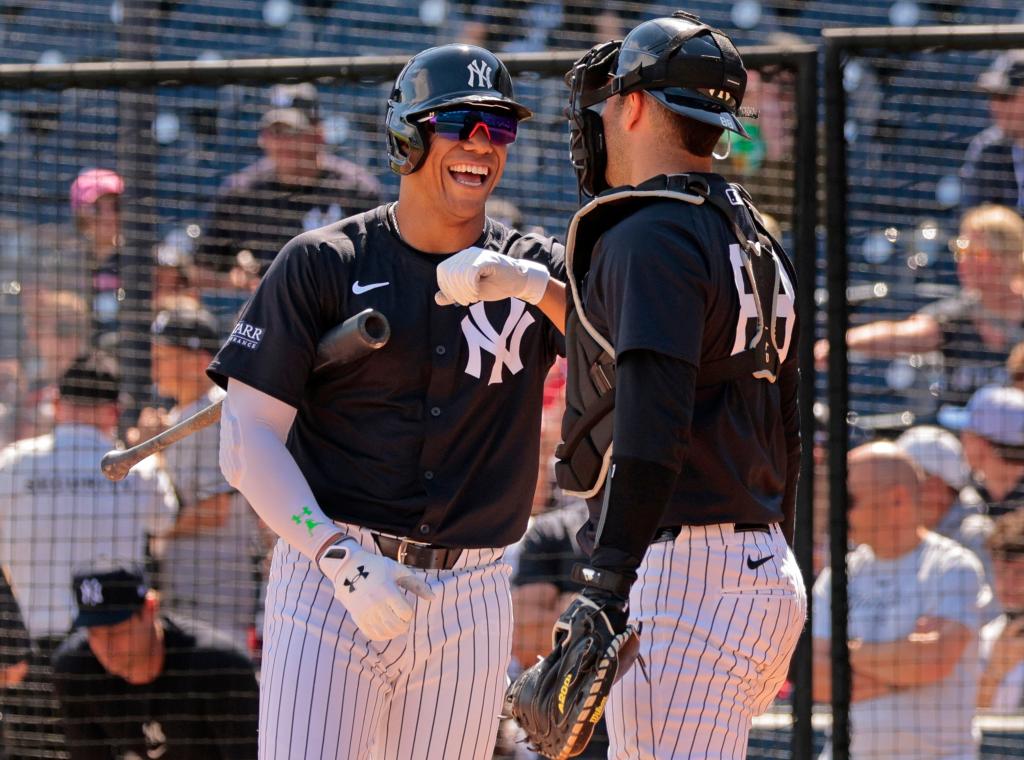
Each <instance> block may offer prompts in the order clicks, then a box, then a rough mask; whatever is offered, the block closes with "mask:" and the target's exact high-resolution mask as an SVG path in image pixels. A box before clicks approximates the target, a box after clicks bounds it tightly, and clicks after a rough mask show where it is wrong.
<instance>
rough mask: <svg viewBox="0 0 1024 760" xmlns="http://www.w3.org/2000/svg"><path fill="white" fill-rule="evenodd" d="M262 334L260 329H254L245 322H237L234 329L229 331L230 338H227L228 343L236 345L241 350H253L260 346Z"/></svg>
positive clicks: (254, 327) (253, 326) (254, 326)
mask: <svg viewBox="0 0 1024 760" xmlns="http://www.w3.org/2000/svg"><path fill="white" fill-rule="evenodd" d="M263 333H264V330H263V328H262V327H256V325H250V324H249V323H248V322H246V321H245V320H239V322H238V324H237V325H235V329H233V330H232V331H231V337H230V338H228V342H229V343H237V344H238V345H239V346H242V347H243V348H248V349H255V348H257V347H258V346H259V345H260V341H261V340H263Z"/></svg>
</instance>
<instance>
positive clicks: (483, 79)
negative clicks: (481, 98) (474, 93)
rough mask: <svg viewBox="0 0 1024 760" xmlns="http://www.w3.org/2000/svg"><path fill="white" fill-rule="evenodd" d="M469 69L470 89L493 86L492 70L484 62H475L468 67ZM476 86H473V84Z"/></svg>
mask: <svg viewBox="0 0 1024 760" xmlns="http://www.w3.org/2000/svg"><path fill="white" fill-rule="evenodd" d="M466 68H467V69H469V86H470V87H487V88H488V89H489V88H490V86H491V72H492V71H493V69H491V67H490V66H488V65H487V64H486V63H485V62H484V61H478V60H475V59H474V60H473V62H472V63H471V64H469V65H468V66H466ZM474 81H475V82H476V84H473V82H474Z"/></svg>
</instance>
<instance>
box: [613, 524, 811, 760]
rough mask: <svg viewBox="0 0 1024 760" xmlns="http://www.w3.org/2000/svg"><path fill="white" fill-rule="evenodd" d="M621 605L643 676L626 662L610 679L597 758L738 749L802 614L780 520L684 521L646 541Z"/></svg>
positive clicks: (730, 758) (633, 759)
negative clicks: (745, 528) (761, 527)
mask: <svg viewBox="0 0 1024 760" xmlns="http://www.w3.org/2000/svg"><path fill="white" fill-rule="evenodd" d="M769 555H770V556H771V557H772V558H771V559H770V560H768V561H766V562H763V563H760V562H759V560H763V559H764V558H765V557H768V556H769ZM748 562H751V563H753V564H754V565H755V566H754V568H753V569H752V568H750V567H749V566H748ZM629 604H630V608H631V618H632V620H633V622H634V624H636V623H637V622H639V623H642V624H643V630H642V632H641V634H640V654H641V655H642V656H643V658H644V660H645V661H646V665H647V674H648V676H649V677H650V680H649V681H648V680H647V679H645V677H644V673H643V671H642V670H641V668H640V667H638V666H636V665H634V667H632V668H630V670H629V671H628V672H627V673H626V674H625V675H624V676H623V677H622V679H621V680H620V681H619V682H618V683H617V684H616V685H615V686H614V687H613V688H612V691H611V695H610V697H609V699H608V710H607V720H608V734H609V752H608V757H609V760H627V759H628V760H670V759H672V758H707V759H709V760H710V759H712V758H714V759H716V760H718V759H721V760H734V759H735V760H742V758H745V757H746V754H747V737H748V734H749V731H750V722H751V719H752V718H753V717H754V716H756V715H760V714H762V713H763V712H764V711H765V710H767V709H768V707H769V706H770V705H771V703H772V700H773V699H774V697H775V695H776V694H777V693H778V690H779V688H780V687H781V686H782V684H783V682H784V681H785V678H786V674H787V670H788V668H789V661H790V658H791V657H792V655H793V650H794V648H795V647H796V642H797V639H798V638H799V636H800V631H801V629H802V628H803V624H804V618H805V617H806V614H807V594H806V591H805V589H804V584H803V579H802V578H801V576H800V570H799V568H798V567H797V564H796V560H795V558H794V557H793V554H792V552H790V550H789V547H788V546H787V545H786V540H785V538H783V536H782V531H781V530H779V528H778V526H775V525H773V526H771V533H770V534H769V533H764V532H735V531H734V530H733V526H732V525H731V524H723V525H709V526H692V527H684V528H683V531H682V533H680V535H679V536H678V537H677V538H676V540H675V541H674V542H671V541H665V542H659V543H655V544H652V545H651V548H650V549H649V550H648V552H647V556H646V557H645V558H644V562H643V564H642V565H641V566H640V570H639V578H638V580H637V582H636V583H635V584H634V585H633V589H632V593H631V594H630V600H629Z"/></svg>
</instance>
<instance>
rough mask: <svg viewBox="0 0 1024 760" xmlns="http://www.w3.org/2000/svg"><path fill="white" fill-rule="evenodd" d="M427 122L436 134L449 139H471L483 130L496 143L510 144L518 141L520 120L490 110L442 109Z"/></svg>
mask: <svg viewBox="0 0 1024 760" xmlns="http://www.w3.org/2000/svg"><path fill="white" fill-rule="evenodd" d="M426 122H427V123H428V124H430V126H431V127H432V128H433V130H434V132H435V134H437V135H440V136H441V137H444V138H445V139H448V140H471V139H472V138H473V135H475V134H476V133H477V132H478V131H482V132H483V133H484V135H486V137H487V139H488V140H490V141H491V143H492V144H494V145H510V144H512V143H514V142H515V141H516V130H517V129H518V127H519V122H518V120H517V119H516V117H515V116H511V115H506V114H497V113H491V112H489V111H442V112H441V113H435V114H431V115H430V116H429V117H428V118H427V119H426Z"/></svg>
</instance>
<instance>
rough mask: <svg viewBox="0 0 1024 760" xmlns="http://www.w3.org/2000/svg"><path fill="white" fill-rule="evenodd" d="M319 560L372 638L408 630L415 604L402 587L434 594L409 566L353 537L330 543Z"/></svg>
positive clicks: (429, 596)
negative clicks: (377, 552)
mask: <svg viewBox="0 0 1024 760" xmlns="http://www.w3.org/2000/svg"><path fill="white" fill-rule="evenodd" d="M317 564H318V565H319V567H320V570H321V571H322V572H323V574H324V575H326V576H327V577H328V578H330V579H331V583H333V584H334V598H335V599H337V600H338V601H339V602H341V603H342V604H343V605H345V609H347V610H348V612H349V614H350V615H351V616H352V620H353V621H354V622H355V624H356V625H357V626H358V627H359V630H360V631H362V632H363V633H364V634H365V635H366V638H368V639H370V640H372V641H387V640H389V639H393V638H395V637H396V636H398V635H400V634H402V633H404V632H405V631H406V630H408V628H409V623H411V622H412V616H413V608H412V605H411V604H409V601H408V600H407V599H406V595H405V594H404V593H403V590H405V591H411V592H412V593H414V594H415V595H416V596H418V597H419V598H420V599H426V600H428V601H429V600H430V599H433V598H434V592H432V591H431V590H430V587H429V586H428V585H427V584H426V582H425V581H423V579H421V578H419V577H417V576H416V575H414V574H413V573H412V571H411V570H409V569H408V568H407V567H405V566H404V565H400V564H399V563H397V562H395V561H394V560H391V559H388V558H387V557H382V556H380V555H379V554H373V553H371V552H368V551H366V550H364V549H363V548H362V547H360V546H359V544H357V543H355V541H353V540H351V539H348V540H342V541H341V542H339V543H337V544H335V545H334V546H331V547H329V548H328V549H327V551H325V552H324V553H323V556H322V557H320V561H319V562H317Z"/></svg>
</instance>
